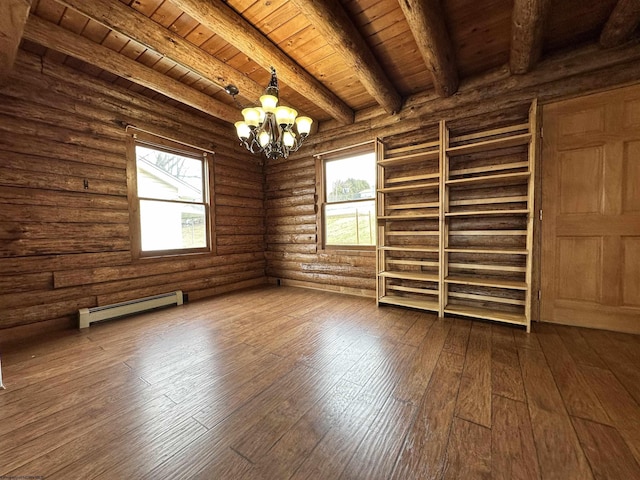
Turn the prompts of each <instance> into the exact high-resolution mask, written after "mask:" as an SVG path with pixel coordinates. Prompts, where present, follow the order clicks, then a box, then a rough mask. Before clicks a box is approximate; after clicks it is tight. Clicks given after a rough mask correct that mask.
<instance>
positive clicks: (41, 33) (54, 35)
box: [24, 15, 238, 122]
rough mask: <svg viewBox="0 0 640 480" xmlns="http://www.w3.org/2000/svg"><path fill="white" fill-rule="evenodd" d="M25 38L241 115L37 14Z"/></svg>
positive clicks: (227, 115)
mask: <svg viewBox="0 0 640 480" xmlns="http://www.w3.org/2000/svg"><path fill="white" fill-rule="evenodd" d="M24 38H26V39H28V40H31V41H32V42H35V43H38V44H40V45H43V46H45V47H48V48H51V49H53V50H57V51H58V52H61V53H64V54H66V55H71V56H72V57H75V58H77V59H79V60H82V61H84V62H87V63H90V64H92V65H95V66H97V67H100V68H102V69H103V70H106V71H107V72H110V73H113V74H114V75H118V76H119V77H123V78H126V79H127V80H130V81H132V82H134V83H137V84H139V85H142V86H144V87H147V88H150V89H151V90H155V91H156V92H159V93H162V94H163V95H166V96H167V97H170V98H173V99H175V100H177V101H179V102H182V103H184V104H186V105H189V106H191V107H193V108H195V109H197V110H200V111H202V112H205V113H207V114H209V115H212V116H214V117H217V118H220V119H222V120H224V121H225V122H229V121H231V120H233V119H234V118H236V117H237V116H238V110H237V109H236V108H234V107H232V106H230V105H227V104H224V103H222V102H219V101H217V100H215V99H213V98H211V97H210V96H209V95H206V94H204V93H202V92H199V91H197V90H195V89H193V88H191V87H188V86H187V85H185V84H183V83H180V82H179V81H177V80H174V79H172V78H170V77H168V76H166V75H163V74H162V73H160V72H156V71H155V70H153V69H151V68H149V67H145V66H144V65H142V64H140V63H138V62H136V61H135V60H131V59H130V58H127V57H125V56H124V55H120V54H119V53H117V52H114V51H113V50H111V49H109V48H107V47H103V46H102V45H98V44H97V43H94V42H92V41H91V40H88V39H86V38H84V37H81V36H79V35H76V34H74V33H72V32H69V31H68V30H65V29H64V28H61V27H58V26H57V25H55V24H53V23H50V22H47V21H45V20H42V19H40V18H38V17H35V16H33V15H31V16H30V17H29V20H28V21H27V24H26V26H25V29H24Z"/></svg>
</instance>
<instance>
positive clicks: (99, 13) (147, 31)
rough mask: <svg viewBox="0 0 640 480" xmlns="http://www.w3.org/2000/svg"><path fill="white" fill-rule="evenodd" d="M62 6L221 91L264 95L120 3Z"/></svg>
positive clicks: (74, 0)
mask: <svg viewBox="0 0 640 480" xmlns="http://www.w3.org/2000/svg"><path fill="white" fill-rule="evenodd" d="M62 3H63V4H64V5H67V6H69V7H71V8H73V9H74V10H77V11H78V12H80V13H82V14H83V15H86V16H87V17H89V18H91V19H92V20H95V21H96V22H98V23H100V24H101V25H104V26H105V27H107V28H110V29H112V30H114V31H116V32H118V33H120V34H122V35H124V36H126V37H129V38H131V39H134V40H136V41H138V42H140V43H141V44H143V45H145V46H146V47H147V48H150V49H152V50H153V51H154V52H157V54H159V55H162V56H167V57H168V58H170V59H171V60H174V61H175V62H177V63H178V64H180V65H182V66H183V67H185V68H188V69H193V70H194V71H195V72H197V73H198V74H200V75H202V76H204V77H205V78H207V79H209V80H210V81H211V82H213V83H215V84H216V85H218V86H219V87H220V88H221V89H223V88H224V87H226V86H227V85H228V84H230V83H232V84H234V85H236V86H237V87H238V88H239V89H240V95H241V96H242V97H244V98H246V99H247V100H250V101H256V100H257V99H258V98H259V97H260V95H262V94H263V93H264V87H263V86H261V85H259V84H258V83H257V82H254V81H252V80H251V79H250V78H248V77H246V76H245V75H241V74H240V72H238V70H235V69H233V68H231V67H229V66H228V65H227V64H225V63H224V62H222V61H220V60H218V59H217V58H216V57H214V56H211V55H208V54H206V53H205V52H204V51H203V50H201V49H199V48H197V47H195V46H194V45H193V44H191V43H189V42H188V41H186V40H185V39H184V38H183V37H181V36H180V35H178V34H177V33H174V32H173V31H172V30H169V29H165V28H162V27H161V26H160V25H158V24H157V23H155V22H153V21H152V20H150V19H149V18H148V17H147V16H145V15H143V14H142V13H139V12H138V11H136V10H134V9H133V8H127V7H126V5H124V4H123V3H121V2H118V1H111V0H100V1H97V2H91V3H87V2H81V1H78V0H65V1H64V2H62Z"/></svg>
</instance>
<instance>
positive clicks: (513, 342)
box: [0, 287, 640, 480]
mask: <svg viewBox="0 0 640 480" xmlns="http://www.w3.org/2000/svg"><path fill="white" fill-rule="evenodd" d="M0 333H1V332H0ZM0 351H1V352H2V363H3V376H4V383H5V386H6V387H7V390H4V391H0V452H2V453H0V476H8V477H11V476H21V475H23V476H26V475H31V476H42V477H43V478H46V479H65V480H69V479H82V480H85V479H93V478H99V479H105V480H106V479H110V480H111V479H154V480H158V479H180V478H201V479H232V480H235V479H266V480H280V479H289V478H291V479H305V478H313V479H322V480H325V479H368V480H369V479H387V478H392V479H421V480H424V479H440V478H444V479H473V478H496V479H529V478H532V479H537V478H542V479H555V478H557V479H563V480H567V479H580V480H584V479H589V478H596V479H604V478H607V479H632V478H640V466H639V465H640V407H639V405H640V338H639V337H638V336H633V335H624V334H619V333H611V332H605V331H597V330H586V329H580V328H575V327H560V326H553V325H550V324H542V325H540V324H536V325H534V328H533V333H531V334H530V335H527V334H526V333H525V332H524V331H523V330H519V329H515V328H509V327H506V326H503V325H496V324H490V323H484V322H474V321H471V320H467V319H455V318H447V319H437V318H436V317H435V316H433V315H429V314H426V313H424V312H416V311H411V310H405V309H400V308H395V307H384V308H376V306H375V302H374V301H373V300H371V299H363V298H357V297H349V296H341V295H337V294H332V293H325V292H318V291H313V290H303V289H296V288H290V287H267V288H262V289H255V290H248V291H243V292H239V293H234V294H229V295H224V296H221V297H217V298H213V299H210V300H205V301H200V302H195V303H191V304H186V305H184V306H182V307H177V308H171V309H168V310H162V311H157V312H152V313H148V314H145V315H141V316H137V317H131V318H126V319H120V320H116V321H112V322H106V323H103V324H97V325H93V326H91V327H90V328H89V329H87V331H86V332H79V331H67V332H60V333H56V334H50V335H48V336H46V337H45V338H39V339H36V340H33V341H23V342H21V343H19V344H18V343H9V342H7V341H5V342H4V343H2V342H1V341H0ZM2 478H4V477H2Z"/></svg>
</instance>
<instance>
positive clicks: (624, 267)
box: [540, 86, 640, 333]
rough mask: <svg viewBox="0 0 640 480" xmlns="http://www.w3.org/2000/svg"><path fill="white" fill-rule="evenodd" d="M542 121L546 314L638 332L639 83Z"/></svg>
mask: <svg viewBox="0 0 640 480" xmlns="http://www.w3.org/2000/svg"><path fill="white" fill-rule="evenodd" d="M543 126H544V136H543V157H542V209H543V221H542V262H541V282H540V284H541V290H542V291H541V303H540V317H541V320H542V321H548V322H556V323H568V324H572V325H582V326H587V327H595V328H607V329H611V330H619V331H626V332H634V333H640V128H638V127H640V86H634V87H628V88H624V89H617V90H612V91H610V92H606V93H601V94H596V95H590V96H587V97H582V98H578V99H573V100H568V101H564V102H558V103H554V104H550V105H546V106H545V107H544V109H543Z"/></svg>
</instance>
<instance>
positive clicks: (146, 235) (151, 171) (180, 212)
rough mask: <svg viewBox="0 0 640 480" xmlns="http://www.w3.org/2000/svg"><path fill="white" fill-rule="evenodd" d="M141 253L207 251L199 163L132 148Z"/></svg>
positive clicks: (163, 152) (198, 161)
mask: <svg viewBox="0 0 640 480" xmlns="http://www.w3.org/2000/svg"><path fill="white" fill-rule="evenodd" d="M136 164H137V173H138V197H139V198H140V227H141V244H142V250H143V251H158V250H183V249H194V248H196V249H197V248H205V247H207V219H206V208H205V207H206V204H205V195H204V194H203V192H204V188H205V182H204V169H203V160H202V159H200V158H195V157H188V156H183V155H179V154H175V153H170V152H166V151H164V150H157V149H154V148H150V147H148V146H142V145H137V146H136Z"/></svg>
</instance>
